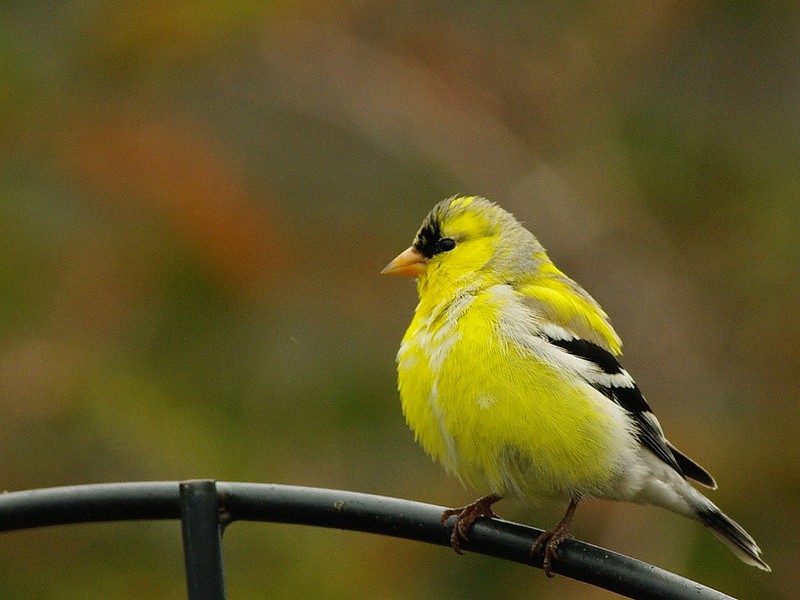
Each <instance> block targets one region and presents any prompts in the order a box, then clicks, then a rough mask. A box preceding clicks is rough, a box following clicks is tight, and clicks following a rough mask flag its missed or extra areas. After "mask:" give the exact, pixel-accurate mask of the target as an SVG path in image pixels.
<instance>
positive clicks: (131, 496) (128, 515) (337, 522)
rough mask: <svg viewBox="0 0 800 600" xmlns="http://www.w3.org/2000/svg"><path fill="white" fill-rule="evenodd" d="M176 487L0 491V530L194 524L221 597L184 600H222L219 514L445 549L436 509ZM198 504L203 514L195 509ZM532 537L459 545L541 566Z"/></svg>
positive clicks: (343, 494)
mask: <svg viewBox="0 0 800 600" xmlns="http://www.w3.org/2000/svg"><path fill="white" fill-rule="evenodd" d="M184 485H185V486H186V487H187V492H183V490H182V488H181V494H185V495H187V496H188V497H187V498H179V484H178V482H140V483H116V484H99V485H86V486H70V487H63V488H49V489H41V490H29V491H24V492H10V493H5V494H0V531H11V530H15V529H25V528H30V527H42V526H47V525H61V524H67V523H86V522H93V521H122V520H135V519H177V518H181V517H183V518H184V519H187V520H188V521H189V522H188V525H189V527H190V532H189V533H192V531H191V527H192V523H195V526H196V525H197V523H199V522H203V523H205V527H206V532H205V533H204V534H202V535H197V534H194V535H191V536H189V537H190V538H191V539H192V540H194V539H195V537H197V539H201V540H204V542H203V543H207V544H210V545H211V548H210V549H209V550H207V552H212V553H213V552H216V555H212V554H207V555H206V554H203V553H201V555H203V556H206V558H207V559H208V557H211V559H210V560H208V562H209V564H210V568H209V573H210V574H212V575H213V577H214V578H216V579H215V581H216V584H215V585H216V587H215V588H213V589H216V590H217V592H220V593H221V595H220V594H219V593H218V595H217V596H197V597H194V596H191V595H190V599H191V600H196V598H203V599H205V598H213V599H214V600H219V599H220V598H224V597H225V596H224V594H225V590H224V580H223V579H222V554H221V547H220V545H219V543H218V542H219V539H220V517H219V513H218V510H219V509H220V508H222V509H223V510H224V511H225V512H226V516H225V521H226V522H228V521H233V520H241V521H269V522H279V523H296V524H300V525H315V526H319V527H333V528H338V529H350V530H354V531H365V532H370V533H377V534H383V535H391V536H395V537H401V538H407V539H411V540H417V541H422V542H428V543H431V544H437V545H440V546H446V547H447V546H449V545H450V542H449V537H450V529H449V527H442V525H441V524H440V523H439V517H440V516H441V514H442V507H440V506H433V505H431V504H422V503H420V502H412V501H409V500H402V499H399V498H388V497H385V496H375V495H372V494H359V493H356V492H347V491H339V490H326V489H319V488H307V487H296V486H288V485H275V484H257V483H227V482H219V483H217V484H216V488H214V482H213V481H201V482H187V483H186V484H184ZM201 491H202V493H199V492H201ZM189 492H191V493H189ZM195 495H197V496H198V497H197V498H195V497H194V496H195ZM190 500H191V502H190ZM195 503H197V504H195ZM201 504H202V507H203V508H202V509H198V506H199V505H201ZM193 509H198V512H199V513H200V515H201V516H202V519H201V518H199V517H198V521H197V522H195V521H194V519H193V518H192V519H189V515H190V513H191V511H192V510H193ZM186 526H187V525H186V524H185V525H184V527H186ZM539 533H541V530H539V529H534V528H532V527H526V526H524V525H518V524H516V523H509V522H508V521H503V520H500V519H481V520H479V521H478V522H477V523H475V525H474V526H473V527H472V529H471V530H470V539H469V543H466V542H465V543H464V545H463V547H464V549H468V550H470V551H473V552H478V553H482V554H487V555H490V556H496V557H499V558H503V559H506V560H512V561H516V562H520V563H524V564H528V565H533V566H537V567H541V562H540V558H539V557H533V558H532V557H530V556H529V555H528V550H529V548H530V546H531V543H532V541H533V540H534V539H535V538H536V536H537V535H539ZM187 535H188V534H187V531H186V529H184V543H185V548H187V558H186V560H187V579H188V577H189V574H188V570H189V565H190V563H189V560H190V559H189V555H188V552H189V550H192V551H194V550H196V549H198V548H200V546H195V544H194V542H191V543H187V542H186V540H187ZM198 543H199V542H198ZM558 550H559V551H558V555H559V559H558V561H557V562H556V563H555V564H554V565H553V570H554V571H555V572H556V573H560V574H562V575H565V576H567V577H572V578H574V579H578V580H580V581H584V582H586V583H590V584H592V585H596V586H598V587H602V588H605V589H608V590H611V591H614V592H617V593H618V594H622V595H625V596H628V597H629V598H643V599H644V598H647V599H652V600H678V599H684V598H692V599H695V600H732V599H731V597H730V596H726V595H725V594H723V593H721V592H718V591H716V590H713V589H711V588H708V587H706V586H704V585H701V584H699V583H695V582H694V581H691V580H689V579H686V578H684V577H681V576H679V575H676V574H674V573H670V572H668V571H664V570H663V569H659V568H658V567H654V566H652V565H649V564H646V563H643V562H641V561H638V560H635V559H632V558H629V557H627V556H623V555H621V554H617V553H615V552H611V551H610V550H606V549H604V548H598V547H597V546H592V545H590V544H586V543H583V542H580V541H578V540H567V541H565V542H564V543H563V544H562V545H561V546H560V547H559V549H558ZM192 560H193V561H194V558H193V559H192ZM192 565H193V566H192V569H199V570H202V569H201V567H200V566H197V564H196V563H195V562H192ZM198 575H202V573H198ZM209 589H212V588H209Z"/></svg>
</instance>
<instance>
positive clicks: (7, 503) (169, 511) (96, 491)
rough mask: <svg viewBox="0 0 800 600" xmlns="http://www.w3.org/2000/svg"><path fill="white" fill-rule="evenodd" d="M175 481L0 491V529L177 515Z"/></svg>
mask: <svg viewBox="0 0 800 600" xmlns="http://www.w3.org/2000/svg"><path fill="white" fill-rule="evenodd" d="M180 515H181V512H180V506H179V504H178V482H177V481H142V482H127V483H99V484H91V485H71V486H65V487H54V488H40V489H36V490H25V491H22V492H5V493H2V494H0V531H14V530H17V529H29V528H31V527H46V526H48V525H66V524H73V523H97V522H101V521H135V520H145V519H146V520H151V519H178V518H180Z"/></svg>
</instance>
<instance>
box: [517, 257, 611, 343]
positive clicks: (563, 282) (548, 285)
mask: <svg viewBox="0 0 800 600" xmlns="http://www.w3.org/2000/svg"><path fill="white" fill-rule="evenodd" d="M548 266H549V267H550V269H551V270H552V271H553V273H551V274H548V276H546V277H536V279H535V280H533V281H531V282H530V283H527V284H526V285H523V286H520V287H519V288H518V290H519V292H520V293H521V294H522V296H523V297H524V299H525V303H526V304H527V305H528V306H529V307H530V308H531V310H533V312H534V314H537V315H540V316H541V318H542V320H543V321H544V322H547V323H553V324H555V325H558V326H560V327H563V328H564V329H566V330H567V331H570V332H572V333H573V334H574V335H575V336H576V337H578V338H581V339H584V340H588V341H590V342H592V343H593V344H595V345H597V346H599V347H600V348H601V349H604V350H606V351H608V352H609V353H611V354H612V355H617V354H619V353H620V352H621V351H622V341H621V340H620V339H619V336H618V335H617V332H616V331H614V328H613V327H612V326H611V323H610V322H609V320H608V315H606V313H605V312H604V311H603V309H602V308H600V305H599V304H598V303H597V301H596V300H595V299H594V298H592V297H591V296H590V295H589V294H588V293H587V292H586V291H585V290H584V289H583V288H582V287H581V286H579V285H578V284H577V283H575V282H574V281H572V280H571V279H570V278H569V277H567V276H566V275H564V274H563V273H561V272H560V271H558V270H557V269H556V268H555V267H554V266H552V264H549V265H548Z"/></svg>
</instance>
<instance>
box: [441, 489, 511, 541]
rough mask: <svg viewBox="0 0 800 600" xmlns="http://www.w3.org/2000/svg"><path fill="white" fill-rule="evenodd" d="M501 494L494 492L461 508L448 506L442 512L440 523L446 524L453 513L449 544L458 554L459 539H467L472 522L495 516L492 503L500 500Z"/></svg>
mask: <svg viewBox="0 0 800 600" xmlns="http://www.w3.org/2000/svg"><path fill="white" fill-rule="evenodd" d="M502 499H503V497H502V496H497V495H495V494H492V495H489V496H484V497H483V498H479V499H478V500H476V501H475V502H473V503H472V504H467V505H466V506H462V507H461V508H448V509H447V510H445V511H444V512H443V513H442V519H441V521H442V525H446V524H447V519H449V518H450V517H452V516H453V515H455V517H456V522H455V523H454V524H453V533H451V534H450V545H451V546H452V547H453V550H455V551H456V552H457V553H458V554H463V552H461V541H462V540H464V541H468V538H467V531H469V528H470V527H472V524H473V523H474V522H475V521H477V520H478V519H480V518H481V517H496V516H497V515H496V514H495V512H494V511H493V510H492V504H494V503H495V502H498V501H499V500H502Z"/></svg>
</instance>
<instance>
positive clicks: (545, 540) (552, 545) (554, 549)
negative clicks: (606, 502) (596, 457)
mask: <svg viewBox="0 0 800 600" xmlns="http://www.w3.org/2000/svg"><path fill="white" fill-rule="evenodd" d="M578 502H580V497H574V498H573V499H572V500H570V503H569V508H567V512H566V513H565V514H564V518H563V519H561V520H560V521H559V522H558V524H557V525H556V526H555V527H553V528H552V529H548V530H547V531H545V532H544V533H542V535H540V536H539V537H538V538H536V541H535V542H533V546H531V556H533V555H534V554H536V553H537V552H538V551H539V549H540V548H542V547H544V560H543V561H542V569H544V573H545V575H547V576H548V577H553V576H554V575H553V568H552V567H553V559H557V558H558V546H559V544H560V543H561V542H563V541H564V540H565V539H567V538H568V537H571V536H570V534H569V526H570V524H571V523H572V517H573V516H574V515H575V509H576V508H578Z"/></svg>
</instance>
